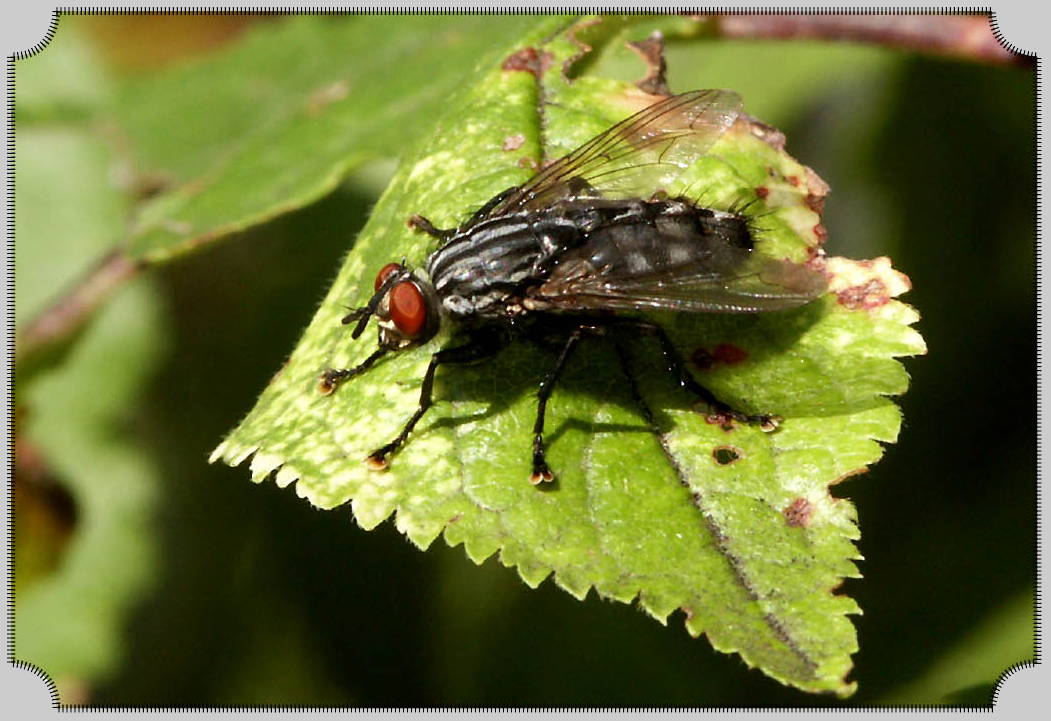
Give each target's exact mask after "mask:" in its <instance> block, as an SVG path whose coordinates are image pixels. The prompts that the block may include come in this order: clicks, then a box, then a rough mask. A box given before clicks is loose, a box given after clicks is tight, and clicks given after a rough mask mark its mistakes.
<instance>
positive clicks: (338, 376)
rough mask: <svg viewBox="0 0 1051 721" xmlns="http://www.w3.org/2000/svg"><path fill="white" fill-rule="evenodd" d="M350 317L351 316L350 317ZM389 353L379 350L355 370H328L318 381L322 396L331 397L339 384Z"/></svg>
mask: <svg viewBox="0 0 1051 721" xmlns="http://www.w3.org/2000/svg"><path fill="white" fill-rule="evenodd" d="M348 317H349V316H348ZM386 352H387V349H386V348H378V349H376V352H375V353H373V354H372V355H370V356H369V357H368V358H366V359H365V360H363V361H362V362H361V363H360V364H358V365H357V366H356V367H354V368H328V369H326V370H325V371H324V372H323V373H322V374H321V380H320V381H318V384H317V389H318V392H319V393H321V394H322V395H325V396H327V395H330V394H331V393H332V392H333V391H335V390H336V388H338V387H339V384H340V383H342V382H343V381H345V380H347V379H348V378H353V377H354V376H356V375H358V374H359V373H361V372H362V371H364V370H368V368H369V367H370V366H372V364H373V363H375V362H376V361H378V360H379V359H380V358H382V357H383V355H384V354H385V353H386Z"/></svg>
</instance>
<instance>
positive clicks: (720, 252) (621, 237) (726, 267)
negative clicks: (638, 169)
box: [558, 201, 753, 278]
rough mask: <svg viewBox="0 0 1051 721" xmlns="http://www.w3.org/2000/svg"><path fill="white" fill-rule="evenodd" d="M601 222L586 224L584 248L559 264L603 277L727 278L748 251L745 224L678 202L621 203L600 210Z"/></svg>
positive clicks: (584, 213)
mask: <svg viewBox="0 0 1051 721" xmlns="http://www.w3.org/2000/svg"><path fill="white" fill-rule="evenodd" d="M601 211H602V215H603V218H602V219H601V221H600V222H597V223H591V222H585V221H584V218H591V217H592V216H593V215H594V214H595V213H596V210H595V209H594V208H581V209H580V211H579V213H578V214H577V218H578V222H579V224H581V225H582V226H584V227H588V229H589V231H590V232H588V234H587V240H586V242H584V243H582V244H580V245H579V246H577V247H575V248H572V249H569V250H567V251H566V252H564V253H562V254H561V255H560V256H559V258H558V264H559V265H560V266H561V265H563V264H569V263H580V262H585V263H587V264H588V265H589V266H590V267H592V268H593V269H594V270H595V272H597V273H599V274H601V275H604V276H607V277H615V278H616V277H620V278H624V277H640V276H653V277H660V276H662V275H667V276H674V275H676V273H677V272H678V271H679V270H680V269H682V268H684V267H691V268H704V269H707V270H709V271H711V272H713V273H718V272H729V271H731V270H733V268H734V267H735V266H736V265H739V264H740V262H741V259H742V258H743V257H746V256H747V254H748V252H749V251H751V250H752V246H753V241H752V237H751V234H750V231H749V228H748V224H747V221H746V219H744V218H743V217H741V216H738V215H734V214H732V213H725V212H721V211H716V210H710V209H708V208H699V207H696V206H694V205H691V204H689V203H685V202H681V201H659V202H644V201H623V202H622V204H621V205H620V207H619V208H617V207H609V206H607V207H604V208H602V209H601Z"/></svg>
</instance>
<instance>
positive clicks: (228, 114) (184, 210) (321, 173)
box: [114, 15, 565, 260]
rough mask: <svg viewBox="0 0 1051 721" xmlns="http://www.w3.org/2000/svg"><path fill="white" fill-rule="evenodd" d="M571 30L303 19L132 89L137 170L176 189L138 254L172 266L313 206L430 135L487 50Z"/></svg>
mask: <svg viewBox="0 0 1051 721" xmlns="http://www.w3.org/2000/svg"><path fill="white" fill-rule="evenodd" d="M564 22H565V20H562V19H559V18H552V17H548V18H544V19H538V18H536V17H530V16H505V17H493V16H473V17H465V16H455V15H447V16H426V15H420V16H400V15H391V16H385V17H367V18H366V17H354V18H346V17H344V18H331V17H319V16H313V17H311V16H299V17H294V18H291V19H289V20H288V21H287V22H283V23H279V24H275V25H273V26H264V27H262V28H260V29H258V30H256V31H254V32H252V33H251V34H250V35H249V36H248V37H247V38H246V39H245V40H244V41H243V42H241V43H238V44H237V45H235V46H233V47H232V48H231V49H230V50H228V51H227V52H225V53H223V54H220V55H218V56H216V57H214V58H209V59H206V60H202V61H198V62H195V63H192V64H189V65H187V66H183V67H178V68H175V69H173V70H170V71H167V72H166V73H164V74H162V75H160V76H159V77H151V78H146V79H143V80H142V81H139V82H132V83H130V84H129V85H128V86H127V87H125V89H124V91H123V92H122V93H121V95H120V98H119V100H118V102H117V103H116V105H115V107H114V111H115V113H116V116H117V120H118V122H119V123H120V125H121V128H122V132H123V133H125V134H126V135H127V137H128V139H129V141H130V146H131V150H132V154H133V157H134V158H135V160H136V165H137V166H138V167H139V170H140V172H144V173H149V174H151V175H157V176H161V177H163V178H167V180H168V181H169V182H170V183H173V184H174V187H172V189H171V190H170V192H167V193H165V194H163V195H161V196H159V197H157V198H156V199H154V200H152V201H151V202H149V203H147V204H146V205H145V206H144V207H143V208H142V210H141V213H140V215H139V217H138V219H137V225H136V229H135V231H134V233H133V234H132V237H131V239H130V242H129V245H128V253H129V254H130V255H132V256H135V257H144V258H147V259H150V260H163V259H165V258H169V257H171V256H173V255H176V254H178V253H181V252H186V251H188V250H191V249H192V248H194V247H196V246H198V245H200V244H201V243H204V242H208V241H211V240H215V239H216V238H219V237H223V236H226V235H229V234H231V233H233V232H236V231H239V230H244V229H245V228H247V227H250V226H252V225H255V224H258V223H262V222H264V221H266V220H269V219H271V218H273V217H275V216H276V215H279V214H281V213H285V212H288V211H290V210H293V209H295V208H299V207H302V206H304V205H306V204H308V203H310V202H312V201H314V200H317V199H318V198H319V197H321V196H322V195H323V194H325V193H327V192H329V191H331V190H332V189H333V188H334V187H335V186H336V185H337V184H338V183H339V181H340V179H341V178H342V177H343V176H344V175H345V174H346V173H347V172H348V171H349V170H351V169H353V168H354V167H356V166H358V165H360V164H361V163H363V162H365V161H367V160H370V159H373V158H376V157H381V156H384V155H397V154H399V153H400V152H401V150H402V148H403V146H404V144H405V143H406V142H408V141H409V140H410V139H412V138H415V137H417V135H418V133H419V132H420V130H421V129H429V128H430V127H431V124H432V123H433V118H434V116H435V115H436V114H437V113H438V112H439V111H440V110H441V109H442V108H443V107H444V106H445V105H447V103H448V98H449V95H450V93H452V92H453V91H454V90H455V89H456V88H457V87H458V86H459V85H460V84H462V83H464V82H468V83H472V84H473V83H474V82H476V80H472V73H471V69H472V68H473V67H475V66H476V65H478V66H479V67H483V68H488V67H491V66H492V64H493V62H494V56H492V55H491V54H490V55H487V54H486V52H487V51H490V50H491V48H493V47H500V46H501V45H503V44H505V43H507V42H510V40H511V38H514V37H518V36H519V35H521V33H522V32H523V30H524V28H528V27H532V26H538V27H545V28H548V31H549V32H550V31H552V30H553V29H554V28H557V27H558V26H559V24H562V23H564ZM480 58H481V63H479V59H480Z"/></svg>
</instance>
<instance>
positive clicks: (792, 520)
mask: <svg viewBox="0 0 1051 721" xmlns="http://www.w3.org/2000/svg"><path fill="white" fill-rule="evenodd" d="M782 513H784V514H785V521H786V522H787V523H788V525H789V526H804V527H805V526H806V525H807V524H808V523H809V522H810V517H811V516H812V515H813V514H814V504H813V503H811V502H810V501H808V500H807V499H805V498H797V499H795V500H794V501H792V502H791V503H789V504H788V505H787V506H786V507H785V510H784V511H782Z"/></svg>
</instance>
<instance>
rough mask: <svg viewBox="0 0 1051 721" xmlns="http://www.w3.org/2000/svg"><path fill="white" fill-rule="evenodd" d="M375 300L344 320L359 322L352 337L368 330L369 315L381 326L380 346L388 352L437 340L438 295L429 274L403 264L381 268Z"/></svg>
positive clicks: (376, 283) (375, 286)
mask: <svg viewBox="0 0 1051 721" xmlns="http://www.w3.org/2000/svg"><path fill="white" fill-rule="evenodd" d="M373 290H374V291H375V292H374V294H373V296H372V299H371V300H369V303H368V305H366V306H365V307H364V308H359V309H358V310H355V311H354V312H353V313H351V314H349V315H348V316H346V317H345V318H344V319H343V323H344V324H349V323H352V322H354V321H355V320H356V321H357V323H358V324H357V326H356V327H355V328H354V332H353V333H352V334H351V336H352V337H353V338H357V337H358V336H359V335H361V333H362V331H363V330H365V325H366V324H367V323H368V319H369V316H370V315H375V316H376V318H377V320H378V323H377V325H378V326H379V345H380V348H384V349H386V350H389V351H399V350H405V349H406V348H411V347H413V346H415V345H419V344H421V343H425V342H426V341H428V340H430V339H431V338H433V337H434V334H435V333H437V332H438V327H439V325H440V324H441V315H440V311H439V307H440V306H439V303H438V294H437V293H436V292H435V290H434V285H433V284H432V283H431V281H430V279H429V278H428V277H427V274H426V273H424V272H423V271H420V270H416V271H412V270H409V269H408V268H406V267H405V266H404V265H402V264H401V263H388V264H387V265H385V266H383V267H382V268H380V272H379V273H377V274H376V282H375V283H374V284H373Z"/></svg>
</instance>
